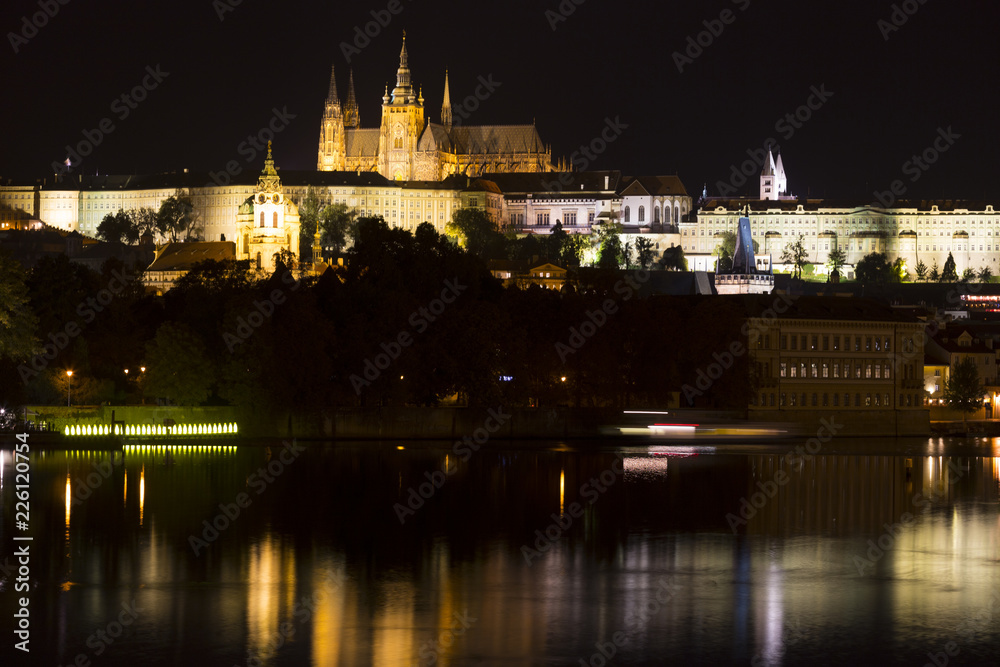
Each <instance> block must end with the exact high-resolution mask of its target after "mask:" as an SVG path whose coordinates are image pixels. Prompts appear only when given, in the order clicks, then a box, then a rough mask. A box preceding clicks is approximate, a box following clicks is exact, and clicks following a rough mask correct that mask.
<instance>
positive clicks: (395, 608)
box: [372, 580, 416, 665]
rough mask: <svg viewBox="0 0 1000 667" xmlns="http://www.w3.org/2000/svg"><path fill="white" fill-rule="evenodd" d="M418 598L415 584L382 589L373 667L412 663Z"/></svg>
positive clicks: (393, 584) (391, 584) (403, 582)
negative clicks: (415, 609)
mask: <svg viewBox="0 0 1000 667" xmlns="http://www.w3.org/2000/svg"><path fill="white" fill-rule="evenodd" d="M415 597H416V593H415V591H414V587H413V582H412V581H409V580H400V581H389V582H386V583H384V584H383V585H382V587H381V591H380V595H379V598H380V601H381V604H380V605H379V607H378V608H377V609H376V610H375V618H374V620H373V621H372V624H373V625H374V627H373V637H372V664H373V665H408V664H411V662H412V661H413V658H414V656H415V655H416V651H415V650H414V648H415V647H414V645H413V641H414V635H415V634H416V633H415V632H414V630H415V627H414V625H415V624H414V621H415V619H414V611H413V607H414V604H415V602H416V600H415Z"/></svg>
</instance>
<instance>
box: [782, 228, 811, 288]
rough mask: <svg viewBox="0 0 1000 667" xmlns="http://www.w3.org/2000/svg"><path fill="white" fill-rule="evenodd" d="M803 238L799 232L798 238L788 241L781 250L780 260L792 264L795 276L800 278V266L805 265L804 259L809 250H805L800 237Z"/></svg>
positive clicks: (806, 257) (807, 255)
mask: <svg viewBox="0 0 1000 667" xmlns="http://www.w3.org/2000/svg"><path fill="white" fill-rule="evenodd" d="M803 238H805V237H804V236H803V235H802V234H799V238H798V240H796V241H795V242H794V243H789V244H788V245H786V246H785V249H784V250H782V251H781V261H782V263H783V264H792V265H794V266H795V273H794V277H795V278H799V279H801V278H802V267H803V266H805V265H806V260H807V259H808V257H809V251H807V250H806V245H805V243H803V242H802V239H803Z"/></svg>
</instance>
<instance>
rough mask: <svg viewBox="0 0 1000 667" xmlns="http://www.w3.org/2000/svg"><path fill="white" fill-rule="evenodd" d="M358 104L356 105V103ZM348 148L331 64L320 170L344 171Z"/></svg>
mask: <svg viewBox="0 0 1000 667" xmlns="http://www.w3.org/2000/svg"><path fill="white" fill-rule="evenodd" d="M355 106H356V105H355ZM346 153H347V148H346V145H345V141H344V114H343V112H342V110H341V108H340V98H339V97H337V79H336V77H335V76H334V68H333V65H331V66H330V92H329V93H328V94H327V96H326V107H325V109H324V110H323V120H322V122H321V124H320V128H319V157H318V159H317V161H316V169H317V170H319V171H343V170H344V168H345V165H346V164H347V160H346Z"/></svg>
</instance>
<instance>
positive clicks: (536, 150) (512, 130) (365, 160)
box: [316, 36, 553, 181]
mask: <svg viewBox="0 0 1000 667" xmlns="http://www.w3.org/2000/svg"><path fill="white" fill-rule="evenodd" d="M496 85H499V84H496ZM491 86H493V84H492V83H490V81H489V80H486V81H485V82H484V81H483V80H482V79H481V84H480V85H479V86H478V88H477V89H476V90H477V92H476V97H475V98H473V99H476V100H477V104H478V100H481V99H482V96H483V95H488V94H489V93H490V92H491V91H490V90H489V88H490V87H491ZM456 115H457V116H458V118H457V120H458V123H456V122H455V120H456V118H455V116H456ZM463 115H464V114H462V113H459V114H456V113H455V112H454V110H453V109H452V104H451V94H450V88H449V83H448V75H447V73H445V83H444V99H443V103H442V105H441V122H440V123H432V122H427V121H426V120H425V118H424V96H423V92H421V91H420V90H419V89H417V88H415V87H414V86H413V84H412V83H411V81H410V66H409V55H408V53H407V50H406V37H405V36H404V37H403V47H402V49H401V50H400V54H399V69H398V70H397V71H396V86H395V87H394V88H393V89H392V91H391V92H390V91H389V90H388V88H387V89H386V91H385V96H384V97H383V98H382V121H381V123H380V126H379V127H378V128H361V127H359V126H358V125H359V121H358V109H357V103H356V102H355V101H354V76H353V73H352V75H351V83H350V92H349V95H348V102H347V105H346V107H342V106H341V104H340V98H339V96H338V95H337V84H336V80H335V77H334V72H333V69H332V68H331V71H330V91H329V93H328V95H327V99H326V106H325V109H324V113H323V120H322V123H321V125H320V137H319V156H318V159H317V162H316V168H317V169H318V170H320V171H376V172H378V173H379V174H381V175H383V176H385V177H386V178H388V179H390V180H396V181H411V180H418V181H440V180H442V179H444V178H446V177H447V176H449V175H451V174H463V175H468V176H478V175H480V174H484V173H507V172H547V171H552V170H553V166H552V151H551V149H549V148H547V147H546V146H545V145H544V144H543V143H542V140H541V138H540V137H539V136H538V131H537V130H536V129H535V126H534V124H532V125H478V126H473V125H462V124H461V120H462V119H463V118H462V116H463Z"/></svg>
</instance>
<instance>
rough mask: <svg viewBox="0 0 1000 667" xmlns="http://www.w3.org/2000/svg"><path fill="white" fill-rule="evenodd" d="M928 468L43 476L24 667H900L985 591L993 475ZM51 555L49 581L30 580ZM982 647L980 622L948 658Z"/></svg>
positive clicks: (144, 456) (433, 450)
mask: <svg viewBox="0 0 1000 667" xmlns="http://www.w3.org/2000/svg"><path fill="white" fill-rule="evenodd" d="M939 446H940V447H942V448H943V449H941V450H940V453H936V452H937V450H938V447H939ZM949 446H950V445H949V444H948V443H947V442H943V441H942V442H936V441H932V442H930V443H928V444H926V445H922V446H921V447H923V448H924V449H926V450H927V451H929V450H931V449H934V450H935V453H933V454H929V455H926V456H921V455H916V454H914V453H913V451H909V450H908V451H907V452H906V453H903V454H900V455H889V454H878V455H863V454H821V455H817V456H814V457H811V458H808V459H807V458H805V457H796V458H790V457H788V456H787V455H786V453H785V452H774V453H759V450H754V451H756V452H757V453H731V452H730V450H727V448H726V447H720V448H717V450H715V451H712V452H699V451H694V450H692V449H690V448H688V449H681V450H678V451H671V450H669V448H667V449H666V450H664V451H654V452H652V453H650V452H649V451H647V450H645V449H641V450H635V449H626V450H622V451H613V450H607V451H602V450H600V449H591V450H580V449H574V448H573V447H571V446H567V445H559V446H553V447H548V446H538V445H534V444H529V443H515V444H514V445H512V446H510V447H505V448H503V449H494V450H488V449H483V450H481V451H480V452H478V453H476V455H475V456H473V457H471V458H470V459H469V460H467V461H463V460H460V459H459V460H455V459H454V457H451V458H450V455H449V453H448V452H449V448H448V447H447V446H446V445H442V446H441V447H440V448H437V447H435V446H433V445H408V446H407V447H406V448H405V449H397V445H396V444H395V443H393V444H392V445H388V446H385V447H382V446H379V445H377V444H372V443H366V444H361V445H344V444H339V445H337V446H321V445H316V446H312V445H311V446H310V449H309V450H308V451H306V452H305V453H303V454H302V455H301V456H300V457H299V458H297V459H295V460H294V462H292V463H289V464H287V465H285V466H284V468H283V469H281V472H280V473H278V474H276V475H275V476H274V478H273V479H272V480H271V481H270V482H267V483H266V484H263V483H260V482H259V480H260V479H261V478H260V477H254V476H255V475H257V474H258V473H259V471H260V470H261V469H262V467H264V469H266V466H267V464H268V463H269V461H274V460H275V459H274V458H271V452H274V453H277V452H279V451H281V446H280V444H279V443H273V446H272V447H271V448H270V449H266V448H257V447H240V448H239V449H238V450H234V451H230V452H217V451H212V450H205V451H201V452H198V451H195V450H192V451H188V452H183V451H182V452H170V451H159V450H148V451H142V450H139V451H130V452H126V453H125V455H124V456H118V457H116V458H112V457H110V456H109V455H108V453H106V452H90V453H61V452H48V453H44V454H42V453H40V454H37V455H35V456H34V458H33V461H32V465H33V471H32V494H33V496H32V498H33V502H32V508H33V510H32V511H33V522H35V525H36V526H39V527H41V526H47V527H52V526H58V532H56V531H50V532H47V530H48V529H46V530H42V529H41V528H39V532H38V533H36V541H35V542H34V544H33V549H36V550H37V551H35V552H33V553H34V554H35V557H36V558H37V560H36V561H35V562H37V563H39V567H38V569H37V570H33V573H34V574H33V577H34V585H35V587H34V588H33V592H32V596H33V599H32V605H34V606H33V609H37V610H38V611H37V623H38V625H37V626H36V627H37V632H38V633H39V637H38V639H39V642H38V643H39V652H40V653H41V654H43V655H44V658H45V659H46V660H47V661H48V662H49V664H56V663H59V664H63V663H67V662H71V661H72V660H73V659H74V658H75V657H76V656H77V655H78V654H80V653H84V654H86V655H87V656H88V658H89V659H91V660H95V659H100V660H101V661H102V663H104V664H138V663H140V662H148V657H149V656H151V655H155V656H159V658H157V659H158V660H160V663H161V664H185V663H190V664H203V663H206V662H212V663H217V664H238V665H244V664H258V663H257V662H256V661H259V663H260V664H262V665H292V664H296V665H298V664H312V665H340V664H343V665H355V664H356V665H368V664H377V665H397V664H399V665H403V664H406V665H412V664H424V665H426V664H432V663H433V664H439V665H453V664H468V663H469V662H472V661H474V660H485V661H486V662H487V663H502V662H505V661H506V662H507V663H510V664H531V663H536V664H579V661H580V660H583V661H584V664H587V663H588V662H589V661H590V659H591V657H592V655H594V653H595V651H596V650H597V649H596V648H595V647H596V646H597V645H598V644H600V645H602V646H605V647H607V646H609V644H608V642H611V644H610V645H611V646H613V647H614V648H615V651H616V655H617V657H616V661H618V662H620V663H622V664H630V663H657V664H661V663H664V662H666V663H676V664H689V663H692V662H702V663H705V662H715V663H719V664H722V663H730V662H733V661H738V662H749V661H751V660H753V659H754V658H755V657H759V658H761V659H762V660H765V661H767V662H768V663H770V664H783V663H798V662H803V661H805V660H810V661H813V662H817V663H820V664H826V663H829V662H833V661H837V660H846V659H850V658H851V657H852V656H856V655H857V654H859V653H864V654H866V655H867V656H871V659H872V660H882V661H886V662H896V661H898V660H901V659H905V660H913V661H914V662H915V661H917V660H922V659H924V657H925V656H926V652H927V651H936V650H940V648H939V647H940V646H943V645H944V643H946V642H947V641H950V640H951V639H954V636H953V635H954V628H956V627H958V626H960V625H961V624H962V623H963V622H965V621H966V620H967V619H968V618H969V617H970V615H974V614H975V613H976V610H979V609H982V608H983V607H984V606H988V605H989V604H990V600H991V599H992V598H991V597H990V596H991V595H992V594H993V592H994V591H997V590H1000V575H998V573H997V568H996V564H997V563H998V562H1000V539H998V535H1000V533H998V528H1000V523H998V522H1000V503H998V499H1000V457H997V456H995V455H993V451H992V449H993V447H994V446H995V443H990V444H987V445H985V448H986V449H987V450H988V453H989V454H990V456H982V455H980V456H969V455H965V454H963V455H949ZM885 449H886V448H885V447H882V448H881V449H880V450H879V451H885ZM921 451H923V450H921ZM963 451H964V450H963ZM6 460H8V458H7V457H0V461H6ZM619 460H621V461H622V463H621V467H620V468H616V467H615V466H616V465H617V462H618V461H619ZM0 468H2V465H0ZM616 469H620V470H623V473H622V474H621V475H620V476H613V477H612V478H609V477H608V476H607V473H608V471H609V470H612V471H613V470H616ZM97 470H107V471H108V474H107V475H106V476H104V475H101V474H98V475H95V476H93V477H91V475H92V474H93V473H95V471H97ZM441 470H453V473H452V474H448V475H446V476H445V477H444V478H443V481H441V479H438V481H439V482H440V483H439V484H434V483H431V485H430V486H429V487H424V492H423V493H421V492H420V491H418V492H417V496H416V497H417V499H418V500H419V501H420V502H419V504H418V503H417V501H416V500H412V499H411V495H410V490H411V489H420V488H421V485H422V484H424V483H427V482H428V481H429V480H431V479H432V478H433V475H434V472H435V471H441ZM602 475H604V477H603V478H602ZM129 477H131V478H132V480H133V488H134V487H135V485H136V482H135V480H136V479H138V483H137V486H138V493H136V492H135V491H134V490H133V492H132V493H131V494H130V493H129V489H128V482H129ZM254 479H257V480H258V482H257V483H254V482H252V480H254ZM602 479H603V483H602V484H600V486H599V487H598V486H597V485H596V484H595V480H596V482H598V483H599V482H601V481H602ZM88 480H93V481H94V482H95V483H94V484H91V483H89V481H88ZM147 481H148V488H147ZM609 482H610V483H609ZM11 487H12V485H11V484H7V486H5V487H3V488H2V489H0V491H2V493H3V500H4V505H3V506H4V507H12V506H13V503H12V502H10V501H11V500H12V492H13V489H12V488H11ZM597 488H601V489H603V490H601V491H600V492H595V491H594V489H597ZM147 491H148V495H147ZM241 494H244V495H245V497H246V498H247V499H248V500H249V502H246V503H242V504H237V502H236V501H237V498H239V497H240V496H241ZM36 502H37V505H36ZM408 502H412V503H413V506H414V507H415V509H413V511H412V512H410V513H408V514H405V515H404V516H403V517H402V521H401V519H400V515H399V514H398V513H397V512H396V511H395V510H394V506H395V505H397V504H404V505H405V504H406V503H408ZM574 504H576V505H578V506H579V507H580V508H581V511H580V512H579V513H578V515H573V514H570V513H569V512H571V510H572V508H573V507H574ZM237 509H238V510H239V511H238V512H237V511H236V510H237ZM56 512H59V513H60V514H62V516H59V515H57V514H56ZM908 516H909V518H907V517H908ZM570 519H571V520H570ZM9 524H10V522H9V521H5V522H4V523H3V526H2V529H0V541H5V542H9V532H10V530H11V526H10V525H9ZM60 524H61V525H60ZM213 531H214V532H213ZM540 536H541V537H540ZM193 538H195V539H194V540H193ZM197 540H203V541H204V542H205V544H204V546H201V545H199V544H198V543H197ZM193 545H194V546H193ZM526 547H527V548H528V549H529V550H534V551H537V556H534V557H532V558H530V559H528V558H526V557H525V548H526ZM55 556H59V557H61V558H62V559H63V560H62V562H64V563H66V568H65V569H61V568H52V567H50V566H44V567H43V564H45V563H55V562H59V559H58V558H56V557H55ZM70 565H72V567H70ZM7 585H9V584H7ZM132 600H135V602H136V604H137V606H138V608H140V609H142V610H143V611H142V612H140V613H139V614H138V616H137V619H136V622H135V624H134V625H131V626H129V628H127V630H126V631H125V632H124V633H123V635H122V636H121V637H120V638H119V639H118V640H116V642H115V643H114V644H113V645H109V646H108V648H107V651H106V653H105V654H104V655H101V656H97V655H95V650H94V649H93V648H92V647H90V646H88V643H87V641H88V638H89V637H90V635H91V634H92V633H93V632H94V631H95V629H96V628H102V627H106V626H107V624H108V623H109V622H111V621H113V620H114V619H115V617H116V614H117V613H118V611H119V610H120V609H121V605H123V604H128V603H130V602H131V601H132ZM9 622H10V620H9V619H6V620H4V621H3V623H8V624H9ZM4 629H7V628H6V627H4ZM616 633H620V635H616ZM615 636H620V637H623V638H625V639H626V640H627V641H626V640H623V641H622V643H621V644H620V645H619V644H616V643H615V640H614V637H615ZM949 637H950V638H951V639H949ZM997 641H1000V635H998V631H997V629H996V625H995V624H994V625H992V626H990V627H989V628H987V629H985V630H983V631H981V632H978V633H977V634H976V635H975V636H974V637H972V638H971V639H967V640H964V643H962V651H963V655H967V656H971V657H970V659H973V658H974V657H975V656H978V655H986V654H987V652H988V651H990V650H992V648H991V647H992V646H995V645H996V642H997ZM154 662H155V661H154ZM921 664H922V663H921Z"/></svg>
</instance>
